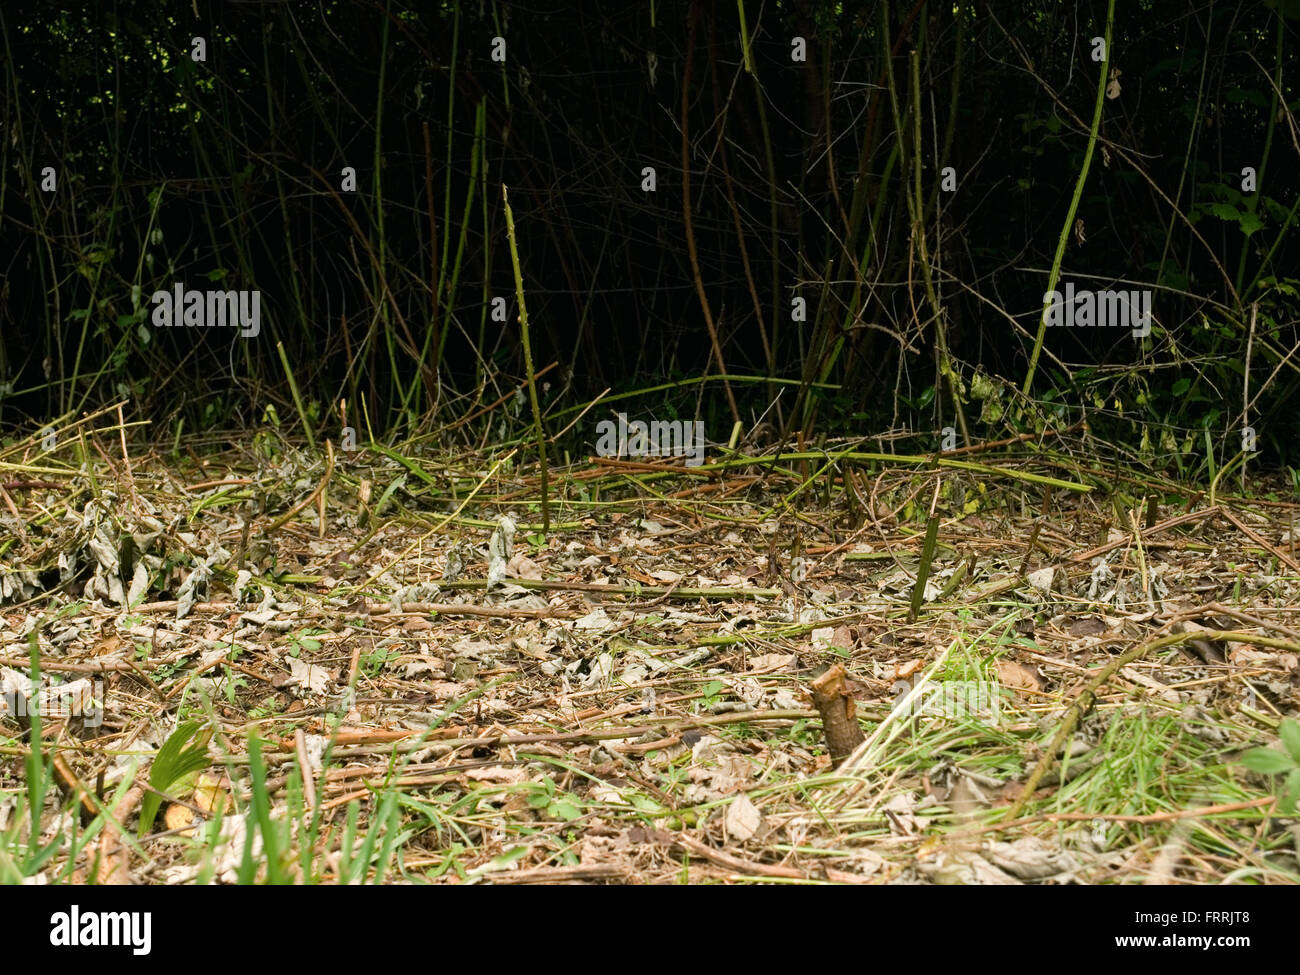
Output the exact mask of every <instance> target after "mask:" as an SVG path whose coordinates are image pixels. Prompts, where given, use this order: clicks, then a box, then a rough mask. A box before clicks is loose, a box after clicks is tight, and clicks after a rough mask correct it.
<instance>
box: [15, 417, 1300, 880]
mask: <svg viewBox="0 0 1300 975" xmlns="http://www.w3.org/2000/svg"><path fill="white" fill-rule="evenodd" d="M99 422H100V423H102V422H103V418H101V419H100V421H99ZM59 437H60V443H65V444H68V446H67V447H66V448H65V449H63V450H56V451H53V452H45V451H43V450H42V443H41V441H40V440H38V439H36V438H32V439H30V440H25V441H17V442H12V443H10V444H9V445H8V446H6V447H3V448H0V516H2V517H3V518H4V519H5V521H6V523H7V525H8V528H7V529H6V531H5V532H4V535H3V536H0V680H2V681H3V686H4V691H5V695H6V697H5V701H6V707H7V708H8V710H9V712H10V713H8V714H7V715H4V716H0V880H8V881H13V880H18V881H22V880H31V879H33V878H34V879H37V880H44V881H47V882H62V881H71V882H102V883H149V884H183V883H208V882H218V883H233V882H247V881H253V880H272V881H275V880H280V881H289V882H324V883H358V882H365V883H373V882H381V883H394V882H408V881H413V882H447V883H470V882H476V883H510V884H521V883H542V882H561V883H562V882H586V883H611V882H613V883H678V882H718V883H738V882H740V883H753V882H760V883H791V882H793V883H863V884H886V883H943V884H952V883H974V884H985V883H996V884H1016V883H1053V884H1054V883H1106V882H1121V883H1134V882H1141V883H1151V882H1155V883H1221V882H1225V881H1227V882H1246V883H1295V882H1297V881H1298V880H1300V864H1298V857H1300V825H1297V824H1298V823H1300V819H1297V818H1296V815H1295V813H1294V811H1292V812H1291V813H1290V815H1289V816H1288V815H1287V812H1286V810H1287V809H1288V806H1287V804H1286V799H1287V795H1286V791H1287V788H1288V782H1290V783H1300V772H1295V773H1288V769H1289V768H1290V766H1288V764H1287V762H1288V761H1291V762H1292V764H1293V765H1294V764H1295V761H1294V759H1292V758H1291V757H1289V756H1288V754H1287V748H1288V747H1291V749H1292V751H1293V753H1294V752H1296V751H1298V750H1300V743H1297V742H1296V741H1295V740H1294V738H1295V736H1294V735H1292V729H1293V727H1294V726H1293V725H1292V724H1290V723H1289V722H1287V721H1286V720H1285V719H1287V718H1288V717H1290V718H1295V717H1296V715H1297V713H1298V711H1300V696H1298V690H1297V689H1298V688H1300V620H1297V618H1296V617H1297V614H1300V599H1298V598H1297V580H1298V579H1300V556H1297V554H1296V551H1295V548H1296V546H1295V535H1296V531H1295V529H1294V527H1293V521H1294V519H1295V515H1296V512H1297V511H1298V510H1300V505H1297V504H1294V503H1291V502H1290V501H1288V500H1279V498H1281V499H1285V498H1289V497H1291V494H1290V488H1289V485H1288V486H1287V487H1286V489H1285V490H1283V488H1282V486H1281V485H1280V484H1277V485H1273V486H1272V490H1273V491H1274V492H1275V493H1274V494H1270V493H1269V486H1268V485H1267V484H1258V483H1254V482H1252V484H1251V485H1250V494H1251V495H1252V499H1251V500H1242V499H1241V498H1239V497H1237V496H1236V495H1234V494H1231V493H1228V485H1220V489H1221V493H1218V494H1216V495H1215V496H1210V495H1208V494H1206V493H1204V492H1202V491H1196V490H1190V489H1186V488H1183V487H1180V486H1179V485H1178V484H1176V483H1173V482H1171V481H1168V480H1166V479H1164V478H1162V477H1160V476H1158V475H1154V474H1151V473H1150V472H1144V473H1143V474H1142V475H1141V476H1140V477H1139V476H1132V475H1130V474H1128V473H1117V470H1116V469H1113V468H1107V469H1105V470H1097V469H1093V468H1091V467H1090V466H1089V465H1088V464H1087V463H1086V462H1083V463H1080V462H1079V461H1078V460H1077V458H1080V457H1088V456H1094V454H1092V453H1090V451H1092V450H1094V448H1095V445H1090V444H1085V443H1083V442H1082V441H1066V440H1058V441H1056V442H1054V443H1051V444H1048V445H1045V446H1043V447H1042V448H1041V449H1037V450H1035V451H1033V452H1029V451H1024V452H1021V453H1016V454H1006V453H1002V452H989V453H988V454H986V455H981V454H980V453H978V452H973V453H970V454H964V453H961V452H959V453H957V454H954V455H943V456H942V457H939V458H935V457H922V458H917V457H901V458H889V459H879V458H880V457H881V456H882V455H879V454H868V453H862V452H861V451H862V450H863V449H864V448H862V447H861V446H859V445H856V444H849V445H832V446H827V447H825V448H824V449H823V450H821V451H808V452H805V453H803V454H799V453H787V454H784V455H775V456H770V457H766V458H754V457H740V456H730V457H723V458H714V457H710V458H709V462H708V463H705V464H704V465H701V466H700V467H696V468H683V467H667V466H665V465H664V464H657V463H637V462H630V461H615V460H607V459H594V460H593V461H591V462H588V461H583V462H582V463H581V464H577V465H574V466H571V467H568V468H563V469H558V470H554V471H552V472H551V478H550V490H549V494H550V514H549V517H550V525H549V531H547V532H544V531H543V524H542V521H543V515H542V510H541V506H540V503H539V502H540V497H541V489H540V480H539V478H538V477H537V476H536V472H535V470H534V469H531V468H530V469H529V471H528V476H523V475H522V474H521V472H520V471H519V470H517V469H516V468H514V467H513V458H512V457H511V456H510V455H509V454H506V453H505V452H504V451H503V452H500V453H497V454H495V455H493V456H490V457H489V456H486V455H483V456H480V455H458V456H448V455H439V454H436V453H434V452H432V451H426V450H424V449H422V448H420V447H419V446H411V445H408V446H404V447H403V448H402V449H401V450H400V451H398V450H396V449H390V448H378V447H373V446H370V447H362V448H360V449H358V450H355V451H349V452H337V453H336V452H335V451H333V449H332V448H331V449H329V450H328V451H326V450H320V451H316V452H303V451H300V450H298V449H296V448H292V447H289V446H287V445H286V444H285V443H283V442H282V441H280V440H279V439H276V438H271V437H266V436H260V435H259V437H256V438H251V439H250V438H248V437H244V436H240V437H238V438H236V437H233V436H232V437H231V438H230V440H229V443H230V444H247V445H248V446H241V447H235V446H229V447H227V448H225V452H218V451H217V450H216V449H213V450H212V451H211V452H209V453H207V454H204V455H203V456H202V458H200V457H199V456H198V455H196V454H194V453H192V452H191V453H190V454H189V455H188V456H186V455H181V456H169V455H166V454H164V453H160V452H155V451H148V450H145V449H143V448H141V449H139V450H135V449H133V450H132V451H131V452H129V453H128V451H127V449H126V448H127V444H126V440H125V437H124V436H123V432H122V430H121V429H120V427H103V426H101V427H99V428H96V424H95V422H91V421H83V422H82V423H81V424H80V425H78V426H77V427H76V428H75V429H69V430H66V431H60V432H59ZM46 446H48V444H46ZM865 449H876V448H874V446H873V447H868V448H865ZM873 458H874V459H873ZM1231 488H1232V490H1234V491H1235V490H1239V485H1238V484H1237V483H1236V482H1235V481H1234V483H1233V484H1232V485H1231ZM1148 499H1150V500H1148ZM931 524H932V525H933V526H934V527H933V529H932V530H931V531H930V532H928V531H927V529H928V528H929V527H930V525H931ZM927 536H929V541H928V542H927ZM34 665H35V667H38V668H39V673H36V674H35V676H36V678H37V680H38V685H37V687H38V691H37V695H38V696H39V698H40V702H41V703H40V705H39V706H38V705H36V704H32V703H28V705H27V707H26V708H24V707H23V704H24V697H25V695H24V689H27V690H30V689H31V687H32V685H31V683H30V681H31V678H32V677H33V675H34V669H35V667H34ZM814 693H815V694H816V695H817V696H818V699H817V700H816V701H814V697H813V695H814ZM32 700H33V701H35V700H36V696H34V697H33V698H32ZM24 710H25V711H26V713H18V712H23V711H24ZM845 715H849V716H851V717H853V718H856V721H853V720H848V721H845V720H843V718H844V716H845ZM827 722H829V723H830V724H832V725H835V724H838V725H839V727H838V730H837V729H835V728H831V729H830V731H831V732H832V734H831V737H832V738H834V737H835V735H836V734H838V735H840V740H839V741H830V742H828V740H827V739H828V735H827V730H828V729H827V727H826V723H827ZM845 736H847V738H846V737H845ZM1279 740H1281V744H1279ZM1260 748H1271V749H1273V751H1272V752H1271V753H1270V754H1272V755H1273V756H1274V757H1275V758H1274V759H1272V760H1270V759H1268V758H1267V755H1265V757H1263V758H1261V757H1260V755H1261V753H1260V752H1259V751H1258V749H1260ZM1250 749H1257V750H1256V751H1254V752H1248V750H1250ZM833 752H834V753H836V754H834V755H832V753H833ZM1251 755H1253V756H1254V757H1253V759H1252V758H1251V757H1250V756H1251ZM1243 756H1245V759H1244V760H1243ZM1295 758H1300V754H1297V755H1295ZM1270 761H1272V764H1270ZM1252 769H1254V770H1252ZM1288 774H1289V775H1290V779H1289V780H1288ZM1295 787H1297V788H1300V785H1296V786H1295ZM33 809H35V812H36V815H35V817H33ZM155 813H156V818H155ZM33 818H35V821H36V823H37V828H36V829H35V830H33V829H32V823H33Z"/></svg>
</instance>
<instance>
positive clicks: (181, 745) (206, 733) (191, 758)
mask: <svg viewBox="0 0 1300 975" xmlns="http://www.w3.org/2000/svg"><path fill="white" fill-rule="evenodd" d="M201 729H202V730H201ZM211 737H212V730H211V729H210V728H208V729H203V728H202V725H200V724H199V723H198V722H197V721H186V722H183V723H182V724H180V725H178V726H177V728H176V730H175V731H173V732H172V733H171V734H170V735H169V736H168V737H167V740H166V741H165V742H163V744H162V747H161V748H159V749H158V754H156V755H155V756H154V758H153V765H151V766H150V767H149V785H150V786H151V787H152V788H153V789H154V790H156V791H153V792H146V793H145V796H144V800H143V801H142V802H141V803H140V825H139V827H138V834H139V835H140V836H144V834H145V833H147V832H149V830H150V829H152V828H153V821H154V817H155V816H157V815H158V809H159V807H160V806H161V805H162V801H163V797H162V796H161V795H159V794H158V793H160V792H166V791H167V790H168V789H170V788H171V787H172V785H173V784H175V783H176V782H177V781H178V780H179V779H182V778H184V777H185V776H186V775H193V774H196V773H198V772H201V771H203V770H204V769H205V768H207V767H208V766H209V765H211V764H212V761H211V759H209V758H208V740H209V739H210V738H211ZM191 739H194V740H193V743H191V741H190V740H191Z"/></svg>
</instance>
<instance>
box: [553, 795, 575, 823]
mask: <svg viewBox="0 0 1300 975" xmlns="http://www.w3.org/2000/svg"><path fill="white" fill-rule="evenodd" d="M547 812H549V813H551V814H552V815H553V816H558V817H559V818H560V819H563V820H564V821H565V822H572V821H573V820H575V819H577V818H578V817H579V816H581V815H582V810H581V809H580V808H579V807H578V804H577V803H575V802H573V801H572V800H571V799H556V800H555V801H554V802H553V803H551V806H550V808H549V809H548V810H547Z"/></svg>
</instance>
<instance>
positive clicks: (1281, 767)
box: [1241, 748, 1295, 775]
mask: <svg viewBox="0 0 1300 975" xmlns="http://www.w3.org/2000/svg"><path fill="white" fill-rule="evenodd" d="M1241 764H1242V765H1244V766H1246V768H1248V769H1250V770H1251V771H1252V772H1263V773H1265V774H1267V775H1278V774H1280V773H1282V772H1288V771H1290V770H1291V769H1292V768H1293V767H1294V764H1295V763H1293V762H1292V761H1291V759H1289V758H1287V757H1286V756H1285V755H1283V754H1282V753H1281V752H1279V751H1274V750H1273V749H1272V748H1252V749H1251V750H1250V751H1248V752H1246V753H1245V754H1244V755H1242V756H1241Z"/></svg>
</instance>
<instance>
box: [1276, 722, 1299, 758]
mask: <svg viewBox="0 0 1300 975" xmlns="http://www.w3.org/2000/svg"><path fill="white" fill-rule="evenodd" d="M1278 733H1279V734H1280V735H1281V736H1282V744H1283V745H1285V746H1286V750H1287V751H1288V752H1290V753H1291V757H1292V758H1293V759H1295V763H1296V764H1297V765H1300V721H1296V720H1295V719H1294V718H1287V719H1286V720H1284V721H1283V722H1282V727H1281V728H1279V729H1278Z"/></svg>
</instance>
